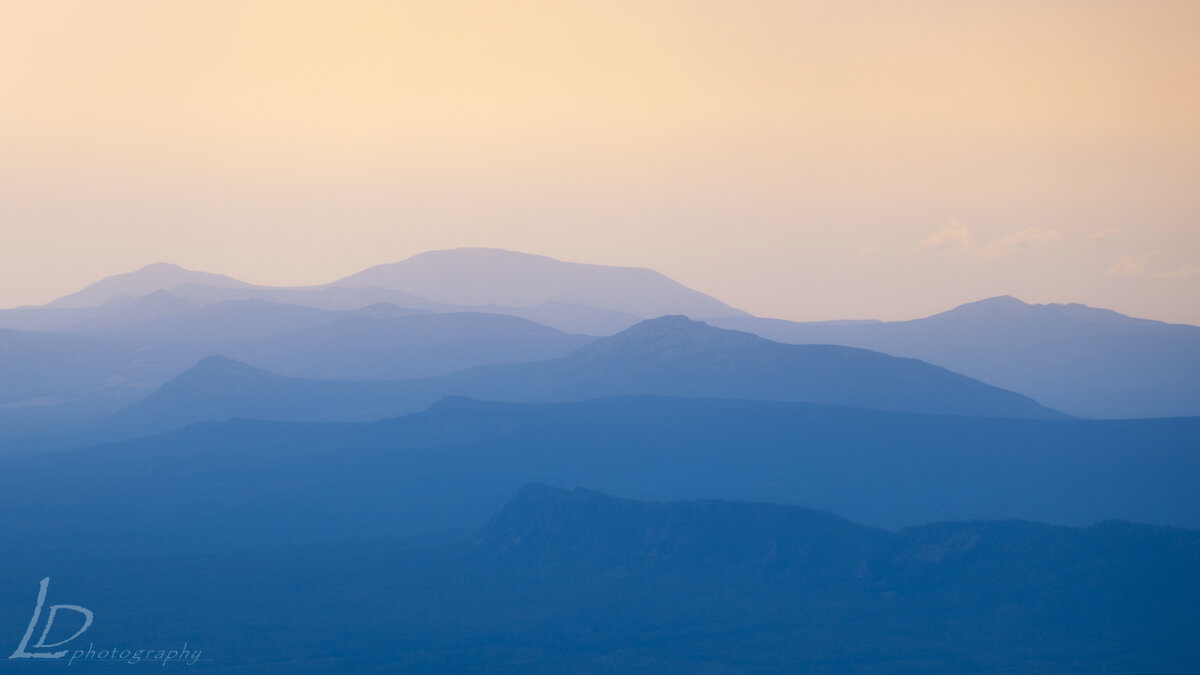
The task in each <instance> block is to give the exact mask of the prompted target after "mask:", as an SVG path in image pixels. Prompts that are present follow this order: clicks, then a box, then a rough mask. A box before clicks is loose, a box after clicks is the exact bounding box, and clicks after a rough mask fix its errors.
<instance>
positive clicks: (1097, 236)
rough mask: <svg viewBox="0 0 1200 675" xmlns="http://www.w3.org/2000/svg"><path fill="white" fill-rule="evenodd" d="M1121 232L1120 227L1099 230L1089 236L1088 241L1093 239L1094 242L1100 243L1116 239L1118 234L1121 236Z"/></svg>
mask: <svg viewBox="0 0 1200 675" xmlns="http://www.w3.org/2000/svg"><path fill="white" fill-rule="evenodd" d="M1121 232H1122V230H1121V228H1119V227H1106V228H1104V229H1103V230H1098V231H1096V232H1093V233H1091V234H1089V235H1088V239H1091V240H1092V241H1099V240H1101V239H1106V238H1108V237H1115V236H1117V235H1118V234H1121Z"/></svg>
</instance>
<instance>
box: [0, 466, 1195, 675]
mask: <svg viewBox="0 0 1200 675" xmlns="http://www.w3.org/2000/svg"><path fill="white" fill-rule="evenodd" d="M300 459H301V461H311V458H308V457H306V456H305V455H304V454H303V453H302V454H301V458H300ZM282 468H283V471H284V472H285V473H286V474H287V477H288V478H289V479H294V478H295V473H294V471H293V470H292V469H291V468H290V467H288V466H286V464H285V465H284V466H283V467H282ZM317 468H318V467H315V466H310V470H315V469H317ZM356 468H359V469H360V470H361V469H362V468H363V467H356ZM232 473H234V474H236V471H235V472H232ZM139 475H140V474H135V475H134V476H132V477H138V476H139ZM370 475H371V472H370V471H361V472H360V480H361V481H363V483H365V484H371V480H370ZM170 478H172V479H175V478H177V477H175V476H170ZM197 478H198V476H197ZM176 484H177V485H182V487H183V489H184V490H185V491H186V490H187V489H188V488H187V484H186V483H182V484H180V483H176ZM298 487H299V486H298ZM304 487H309V488H312V487H317V488H320V487H321V486H320V485H319V484H318V485H316V486H304ZM110 489H112V490H117V489H118V488H117V487H116V486H111V487H110ZM373 489H374V488H373ZM126 492H132V491H130V490H126ZM509 494H510V495H511V493H509ZM296 495H297V496H298V495H299V490H297V492H296ZM339 495H340V493H325V492H322V491H320V490H319V489H318V490H316V491H313V490H310V491H309V492H308V494H307V499H308V500H309V502H310V503H311V504H312V506H313V510H314V511H318V512H319V513H321V512H324V513H330V512H331V513H333V514H334V515H341V516H346V517H348V516H352V515H357V514H356V513H353V512H347V511H346V506H345V501H346V496H347V495H340V496H339ZM221 496H227V495H221ZM279 496H280V495H279V494H278V493H277V492H274V491H269V492H267V493H265V494H261V495H258V494H255V495H247V496H245V497H243V501H242V502H241V503H239V504H236V505H229V504H228V503H227V502H216V503H215V504H210V505H209V508H208V509H207V510H205V511H202V512H199V513H198V514H197V517H195V518H191V519H188V520H178V519H177V518H178V517H179V516H180V515H182V514H180V513H179V512H178V510H177V508H176V507H177V503H178V501H179V499H178V497H175V498H172V499H168V500H167V501H166V502H165V508H163V507H162V506H159V505H155V506H154V507H153V508H147V509H145V510H141V511H136V512H132V511H131V512H130V513H128V514H126V516H127V518H129V519H131V520H133V521H136V522H135V523H134V524H135V525H138V526H141V527H142V528H144V529H143V530H142V531H141V533H140V536H134V537H129V538H125V539H119V538H117V537H119V536H120V532H117V533H110V534H109V536H108V537H107V538H106V539H103V540H102V541H99V542H96V543H91V542H88V543H89V545H87V546H82V545H80V543H81V542H78V541H75V542H69V541H63V540H60V539H59V538H60V537H61V536H62V530H61V529H60V528H59V527H55V525H63V524H68V525H70V524H73V521H72V520H71V514H69V513H67V512H61V513H58V512H56V511H55V509H56V508H57V507H56V506H55V505H53V504H51V505H50V506H49V508H47V505H46V504H45V502H44V501H41V500H39V501H34V502H33V503H32V504H30V505H27V506H33V507H35V508H29V509H27V511H28V512H29V513H34V514H37V515H38V516H39V517H40V518H41V519H42V520H41V523H42V524H45V525H49V526H50V527H48V528H47V529H45V530H44V531H43V534H44V535H46V536H42V537H32V538H30V539H28V540H26V543H25V544H24V545H23V546H21V547H19V548H18V549H16V550H14V551H13V552H12V554H11V555H9V557H8V560H7V563H6V574H7V575H8V576H9V578H10V579H13V580H26V583H25V586H24V588H26V589H27V590H28V593H26V594H20V593H17V592H15V589H16V588H18V585H17V584H18V582H17V581H14V582H13V589H14V590H13V591H10V592H7V593H5V594H3V596H0V617H12V618H11V619H9V618H3V619H0V629H5V630H10V631H13V630H15V631H17V633H16V634H18V635H19V634H20V631H21V630H23V629H24V627H25V624H24V622H25V621H26V620H27V616H26V614H28V612H29V611H30V605H31V604H32V602H33V596H34V592H35V591H36V589H37V579H39V578H42V577H41V576H39V575H46V574H50V575H51V580H52V581H51V589H50V590H51V593H52V596H51V597H68V598H70V599H71V600H75V601H79V602H82V603H85V606H86V607H89V608H91V609H93V610H95V612H96V617H97V619H96V621H95V623H94V624H93V626H92V628H91V629H90V631H89V633H88V634H87V635H86V636H85V638H84V642H85V644H84V645H79V646H82V647H84V648H86V643H87V642H93V643H96V644H97V648H98V647H99V645H101V644H103V645H124V644H126V643H127V642H129V641H131V640H142V641H146V640H148V639H149V638H150V637H151V636H153V637H154V638H155V639H157V640H159V641H161V642H167V641H175V644H176V645H177V646H178V645H180V644H181V643H183V642H184V641H186V642H187V643H188V645H189V649H191V650H197V649H200V650H203V658H202V660H200V661H197V662H196V663H195V665H194V666H193V667H194V668H196V669H199V670H202V671H216V672H236V673H241V672H245V673H250V672H254V673H261V672H271V673H276V672H277V673H297V672H305V673H307V672H314V673H315V672H322V673H324V672H380V673H382V672H397V671H402V672H430V673H432V672H547V673H549V672H656V673H688V674H690V673H695V672H725V671H737V672H806V671H810V670H812V669H814V668H817V669H820V670H828V671H830V672H872V673H877V672H947V673H951V672H953V673H957V672H974V673H1011V672H1052V673H1068V672H1106V673H1144V672H1155V673H1186V672H1192V670H1193V669H1194V665H1195V663H1196V660H1197V659H1198V658H1200V645H1198V644H1197V642H1196V640H1195V639H1194V638H1195V634H1196V631H1197V630H1200V582H1198V580H1197V579H1198V577H1197V575H1196V574H1195V571H1196V569H1197V568H1198V567H1200V533H1198V532H1195V531H1187V530H1177V529H1171V528H1163V527H1153V526H1147V525H1137V524H1130V523H1125V522H1106V523H1101V524H1097V525H1092V526H1089V527H1086V528H1080V529H1076V528H1064V527H1053V526H1048V525H1042V524H1037V523H1032V522H1027V521H1011V520H1007V521H973V522H942V523H937V524H933V525H922V526H918V527H913V528H910V529H905V530H901V531H899V532H890V531H887V530H880V529H874V528H869V527H864V526H862V525H858V524H855V523H853V522H851V521H847V520H843V519H841V518H838V517H836V516H834V515H831V514H828V513H823V512H819V511H811V510H807V509H802V508H795V507H789V506H781V505H774V504H764V503H748V502H730V501H715V500H704V501H684V502H670V503H658V502H653V503H651V502H637V501H628V500H623V499H616V498H613V497H609V496H606V495H604V494H599V493H596V492H592V491H586V490H571V491H567V490H561V489H555V488H550V487H545V486H541V485H531V486H526V487H524V488H522V489H520V490H519V491H517V494H516V496H515V497H511V499H510V498H509V496H508V495H506V496H505V497H504V499H507V500H508V501H507V503H506V504H504V505H503V507H502V508H500V509H499V512H498V513H496V512H495V511H493V513H494V514H495V515H494V516H493V517H492V518H491V519H490V521H489V522H488V523H487V525H486V526H484V527H482V528H480V527H479V524H477V525H475V526H473V527H471V528H469V529H467V530H464V531H463V532H462V534H460V535H457V536H454V537H439V538H427V539H404V538H398V536H397V532H396V530H395V529H393V528H392V527H391V523H390V522H389V520H388V519H387V518H383V519H376V520H374V521H373V522H372V523H371V524H372V525H373V527H372V528H370V529H368V528H365V527H361V523H358V522H355V521H351V520H346V521H345V522H346V523H348V524H349V525H351V526H358V527H359V533H360V534H361V538H360V539H358V540H356V541H347V540H346V539H345V538H344V537H338V536H333V535H331V534H330V532H329V531H326V530H325V529H324V527H325V526H326V523H327V522H328V521H329V520H330V519H329V518H328V517H318V518H317V519H316V520H315V524H316V526H317V527H316V529H315V530H313V531H310V534H309V538H308V539H307V540H306V541H304V542H290V543H287V544H281V543H280V541H279V538H278V536H277V533H276V531H275V530H274V529H260V528H259V524H258V522H257V521H256V520H254V519H253V518H250V519H246V520H240V519H238V518H237V515H236V514H237V512H238V511H239V510H241V511H248V512H249V513H250V514H251V515H253V513H255V511H256V510H261V509H266V508H273V509H276V510H281V511H282V513H283V514H284V515H277V516H276V519H275V521H276V523H278V525H279V526H280V527H283V528H285V529H287V528H296V529H302V526H303V523H302V522H299V521H298V519H299V518H301V517H303V516H306V515H307V514H306V513H304V512H301V511H297V510H294V509H293V504H292V503H291V502H285V501H280V500H279ZM350 496H351V497H352V499H351V502H357V501H358V500H357V499H356V498H353V495H350ZM379 496H380V495H379V494H376V493H373V494H372V495H371V497H372V498H375V499H378V497H379ZM0 500H4V501H5V502H6V506H12V497H11V495H9V494H8V493H7V492H5V493H0ZM249 507H257V509H252V508H249ZM386 507H387V503H386V502H378V503H377V505H376V508H379V509H385V508H386ZM102 508H110V507H108V506H104V507H102ZM6 512H11V511H6ZM51 514H54V517H57V518H60V519H61V520H59V521H55V520H54V519H53V518H48V517H47V516H48V515H51ZM294 519H296V520H294ZM481 523H482V521H481ZM231 525H233V526H234V527H231ZM119 527H120V524H119V525H118V528H119ZM172 541H179V542H188V543H189V544H190V545H191V547H192V550H193V552H192V553H189V552H187V551H186V550H175V551H173V552H164V542H172ZM231 615H232V616H236V617H237V621H238V626H240V627H245V626H253V627H258V626H262V627H270V629H269V630H267V629H264V630H261V631H259V630H230V629H229V628H228V626H229V625H230V624H229V619H230V616H231ZM131 636H132V637H131ZM347 636H352V637H351V638H350V639H348V638H347ZM74 647H75V645H72V648H74ZM35 665H37V664H35ZM43 665H44V664H43ZM191 669H192V668H189V670H191Z"/></svg>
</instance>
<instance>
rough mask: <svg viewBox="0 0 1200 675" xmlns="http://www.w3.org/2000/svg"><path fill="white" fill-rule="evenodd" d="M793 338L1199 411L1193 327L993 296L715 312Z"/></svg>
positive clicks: (1094, 410)
mask: <svg viewBox="0 0 1200 675" xmlns="http://www.w3.org/2000/svg"><path fill="white" fill-rule="evenodd" d="M714 323H715V324H716V325H719V326H724V327H728V328H737V329H739V330H748V331H751V332H754V333H757V334H759V335H762V336H764V337H767V338H770V339H772V340H779V341H780V342H788V343H793V344H839V345H850V346H854V347H862V348H864V349H873V350H876V351H880V352H883V353H885V354H893V355H896V356H908V357H912V358H917V359H921V360H922V361H928V362H929V363H935V364H937V365H940V366H944V367H946V368H949V369H950V370H953V371H955V372H958V373H963V374H964V375H968V376H970V377H973V378H976V379H978V380H981V381H983V382H987V383H988V384H993V385H995V386H998V387H1003V388H1005V389H1011V390H1013V391H1019V392H1021V393H1022V394H1025V395H1027V396H1031V397H1033V398H1035V399H1037V400H1038V401H1040V402H1041V403H1043V404H1045V405H1048V406H1050V407H1052V408H1055V409H1057V410H1062V411H1063V412H1066V413H1069V414H1072V415H1079V416H1083V417H1165V416H1172V415H1200V384H1198V383H1200V327H1197V326H1187V325H1175V324H1167V323H1162V322H1160V321H1147V320H1145V319H1134V318H1130V317H1128V316H1125V315H1122V314H1118V313H1116V312H1112V311H1109V310H1104V309H1095V308H1092V307H1086V306H1084V305H1078V304H1070V305H1056V304H1052V305H1030V304H1026V303H1024V302H1021V301H1020V300H1017V299H1015V298H1011V297H1007V296H1005V297H999V298H992V299H989V300H983V301H980V302H975V303H971V304H968V305H963V306H961V307H958V308H956V309H953V310H951V311H948V312H944V313H942V314H937V315H935V316H931V317H928V318H925V319H917V320H914V321H894V322H880V321H854V322H828V323H795V322H790V321H779V320H774V319H760V318H757V317H733V318H725V319H716V320H714Z"/></svg>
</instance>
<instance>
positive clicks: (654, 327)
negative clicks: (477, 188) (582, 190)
mask: <svg viewBox="0 0 1200 675" xmlns="http://www.w3.org/2000/svg"><path fill="white" fill-rule="evenodd" d="M443 316H444V315H443ZM226 380H227V382H226ZM223 382H225V384H224V385H223V384H222V383H223ZM453 395H459V396H470V397H474V398H480V399H486V400H496V401H516V402H542V403H548V402H558V401H578V400H585V399H590V398H598V397H603V396H628V395H659V396H690V397H711V398H729V399H749V400H774V401H804V402H814V403H826V404H835V405H845V406H854V407H862V408H871V409H882V410H897V411H905V412H922V413H937V414H953V415H976V416H984V417H1025V418H1040V419H1054V418H1061V417H1063V415H1062V414H1061V413H1058V412H1056V411H1054V410H1051V409H1048V408H1045V407H1043V406H1040V405H1038V404H1037V403H1036V402H1034V401H1032V400H1031V399H1028V398H1026V397H1024V396H1021V395H1019V394H1015V393H1013V392H1009V391H1004V390H1002V389H997V388H995V387H991V386H988V385H985V384H982V383H979V382H976V381H974V380H971V379H970V378H967V377H964V376H962V375H958V374H956V373H952V372H950V371H947V370H945V369H942V368H938V367H936V366H930V365H929V364H926V363H923V362H920V361H917V360H914V359H899V358H896V357H891V356H886V355H884V354H879V353H875V352H870V351H866V350H861V349H855V348H851V347H836V346H827V345H785V344H780V343H776V342H771V341H770V340H766V339H764V338H760V337H758V336H756V335H752V334H750V333H742V332H738V331H730V330H724V329H720V328H714V327H712V326H709V325H707V324H704V323H701V322H697V321H691V320H689V319H687V318H685V317H680V316H667V317H661V318H659V319H652V320H648V321H644V322H642V323H640V324H638V325H636V326H634V327H633V328H630V329H628V330H626V331H623V332H621V333H618V334H617V335H614V336H611V337H608V338H603V339H600V340H596V341H594V342H590V343H588V344H585V345H584V346H582V347H580V348H578V349H576V350H574V351H573V352H571V353H569V354H568V355H566V356H564V357H562V358H557V359H550V360H544V361H533V362H528V363H518V364H510V365H495V366H480V367H477V368H471V369H468V370H464V371H460V372H458V373H454V374H451V375H446V376H442V377H435V378H422V379H411V380H390V381H389V380H377V381H359V382H354V381H345V380H316V379H300V378H289V377H283V376H280V375H276V374H273V373H268V372H266V371H262V370H259V369H255V368H251V367H249V366H246V365H245V364H240V363H237V362H235V361H232V360H230V359H227V358H223V357H222V358H218V357H212V358H208V359H205V360H203V361H201V362H200V363H198V364H197V365H196V366H194V367H193V368H191V369H189V370H188V371H186V372H184V373H183V374H181V375H180V376H178V377H177V378H175V379H174V380H171V381H170V382H168V383H166V384H165V385H163V386H162V387H161V388H160V389H159V390H158V391H156V392H155V393H154V394H152V395H151V396H150V397H149V398H147V399H146V400H144V401H141V402H139V403H137V404H135V405H133V406H131V407H130V408H129V409H127V410H125V411H123V412H122V413H120V414H119V415H118V418H120V419H121V420H123V421H122V424H123V425H134V426H136V425H137V424H139V422H138V420H141V422H140V423H141V424H144V425H145V426H146V428H147V429H151V430H161V429H163V428H169V427H164V426H163V424H162V423H163V421H165V420H170V421H171V423H172V425H174V426H180V425H182V424H184V423H189V422H199V421H204V420H221V419H227V418H230V417H247V418H256V419H276V420H292V421H364V420H368V419H378V418H380V417H385V416H389V415H400V414H405V413H409V412H415V411H417V410H421V409H423V408H425V407H427V406H429V405H431V404H432V403H434V402H435V401H437V400H438V399H441V398H443V397H445V396H453Z"/></svg>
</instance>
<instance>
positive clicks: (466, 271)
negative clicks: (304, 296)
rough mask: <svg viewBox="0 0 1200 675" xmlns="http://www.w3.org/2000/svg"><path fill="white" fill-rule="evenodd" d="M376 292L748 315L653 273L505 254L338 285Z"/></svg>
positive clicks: (477, 253)
mask: <svg viewBox="0 0 1200 675" xmlns="http://www.w3.org/2000/svg"><path fill="white" fill-rule="evenodd" d="M333 285H334V286H351V287H354V286H379V287H382V288H394V289H398V290H404V291H407V292H410V293H413V294H416V295H419V296H422V297H426V298H429V299H431V300H434V301H436V302H442V303H446V304H455V305H496V306H507V307H534V306H539V305H544V304H546V303H561V304H569V305H585V306H590V307H598V308H600V309H605V310H611V311H618V312H625V313H628V314H633V315H635V316H641V317H644V318H653V317H657V316H661V315H664V314H686V315H688V316H692V317H695V318H701V319H702V318H706V317H711V316H745V312H742V311H741V310H737V309H734V308H733V307H730V306H729V305H726V304H725V303H723V302H720V301H718V300H716V299H714V298H711V297H709V296H707V295H704V294H703V293H700V292H699V291H694V290H692V289H690V288H687V287H685V286H683V285H682V284H679V283H678V282H675V281H673V280H671V279H669V278H667V277H665V276H663V275H662V274H659V273H658V272H655V271H654V270H651V269H647V268H636V267H614V266H607V265H588V264H583V263H568V262H562V261H559V260H555V259H554V258H549V257H546V256H539V255H529V254H527V253H516V252H513V251H505V250H502V249H490V248H460V249H453V250H447V251H430V252H427V253H421V254H419V255H415V256H413V257H411V258H408V259H406V260H402V261H400V262H396V263H389V264H386V265H378V266H376V267H372V268H370V269H368V270H364V271H362V272H359V273H357V274H353V275H350V276H348V277H345V278H343V279H339V280H338V281H335V282H333Z"/></svg>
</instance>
